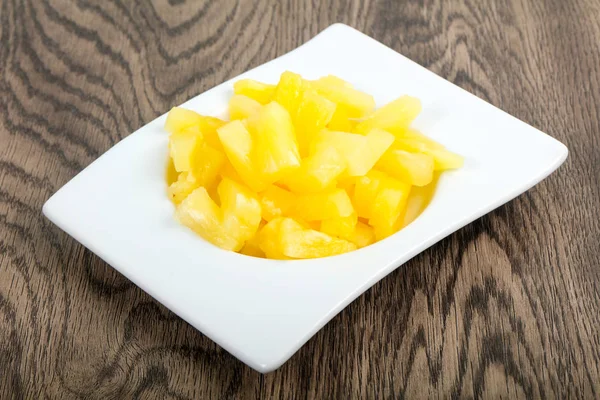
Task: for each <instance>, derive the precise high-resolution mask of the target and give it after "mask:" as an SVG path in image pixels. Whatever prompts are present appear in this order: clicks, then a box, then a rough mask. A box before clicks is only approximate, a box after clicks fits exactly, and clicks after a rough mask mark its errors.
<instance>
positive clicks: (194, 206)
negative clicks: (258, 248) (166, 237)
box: [175, 187, 243, 251]
mask: <svg viewBox="0 0 600 400" xmlns="http://www.w3.org/2000/svg"><path fill="white" fill-rule="evenodd" d="M175 215H176V217H177V219H178V220H179V222H180V223H181V224H183V225H185V226H187V227H188V228H190V229H192V230H193V231H194V232H196V233H197V234H198V235H200V236H202V237H203V238H204V239H206V240H207V241H209V242H210V243H212V244H214V245H216V246H219V247H220V248H222V249H225V250H232V251H238V250H240V249H241V247H242V245H243V241H241V240H239V239H237V238H235V237H233V236H232V235H230V233H229V232H228V231H227V230H226V229H225V228H224V227H223V212H222V210H221V209H220V208H219V206H218V205H217V204H216V203H215V202H214V201H213V200H212V199H211V198H210V196H209V194H208V192H207V191H206V189H205V188H203V187H200V188H197V189H195V190H194V191H193V192H192V193H190V194H189V195H188V196H187V197H186V198H185V200H183V201H182V202H181V204H180V205H179V206H178V207H177V210H176V212H175Z"/></svg>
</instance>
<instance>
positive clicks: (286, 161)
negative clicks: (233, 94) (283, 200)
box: [234, 102, 300, 182]
mask: <svg viewBox="0 0 600 400" xmlns="http://www.w3.org/2000/svg"><path fill="white" fill-rule="evenodd" d="M255 128H256V132H255V145H254V147H253V149H252V150H253V153H252V159H253V161H254V163H255V166H256V168H258V171H259V172H260V173H261V174H263V175H264V176H266V177H267V178H268V179H269V181H270V182H275V181H276V180H278V179H279V178H281V177H282V176H283V175H284V174H286V173H287V172H290V171H292V170H294V169H296V168H298V167H299V166H300V154H299V153H298V144H297V143H296V134H295V132H294V125H293V124H292V120H291V118H290V115H289V113H288V112H287V111H286V109H285V108H283V107H282V106H281V105H280V104H278V103H276V102H271V103H269V104H267V105H266V106H264V107H262V109H261V110H260V113H259V114H258V120H257V122H256V125H255ZM234 165H235V164H234ZM238 172H239V171H238Z"/></svg>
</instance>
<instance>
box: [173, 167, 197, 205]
mask: <svg viewBox="0 0 600 400" xmlns="http://www.w3.org/2000/svg"><path fill="white" fill-rule="evenodd" d="M198 187H200V184H199V183H198V181H197V180H196V179H194V176H193V175H192V174H191V173H190V172H182V173H180V174H179V176H178V177H177V180H176V181H175V182H173V183H171V184H170V185H169V188H168V189H167V193H168V195H169V198H170V199H171V201H173V203H175V204H179V203H181V202H182V201H183V200H184V199H185V198H186V197H187V196H188V195H189V194H190V193H192V192H193V191H194V189H197V188H198Z"/></svg>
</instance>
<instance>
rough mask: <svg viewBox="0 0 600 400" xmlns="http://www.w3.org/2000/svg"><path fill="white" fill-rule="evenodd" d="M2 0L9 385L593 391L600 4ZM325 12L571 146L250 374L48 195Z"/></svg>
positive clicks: (174, 393) (0, 283)
mask: <svg viewBox="0 0 600 400" xmlns="http://www.w3.org/2000/svg"><path fill="white" fill-rule="evenodd" d="M0 4H1V7H0V397H1V398H18V399H21V398H32V399H33V398H36V399H38V398H39V399H42V398H52V399H54V398H56V399H70V398H89V399H106V398H136V397H138V398H156V399H162V398H174V399H188V398H258V397H261V398H289V399H301V398H306V399H313V398H358V397H363V398H426V397H430V398H448V397H457V398H458V397H460V398H472V397H477V398H479V397H490V398H498V397H502V398H600V328H599V326H600V222H599V216H598V215H599V212H600V200H599V199H600V150H599V148H600V140H599V137H600V115H599V112H600V111H599V110H600V48H599V46H598V43H600V3H599V2H598V1H597V0H567V1H565V0H536V1H533V0H501V1H496V0H477V1H475V0H464V1H459V0H456V1H455V0H452V1H446V0H421V1H393V0H388V1H368V0H366V1H342V0H335V1H333V0H332V1H323V2H319V1H304V0H289V1H282V2H277V1H249V0H243V1H242V0H238V1H233V0H232V1H229V0H228V1H218V2H212V1H209V0H204V1H184V0H169V1H166V0H161V1H159V0H132V1H125V0H106V1H91V0H72V1H66V0H0ZM334 22H344V23H346V24H349V25H351V26H354V27H355V28H357V29H359V30H361V31H363V32H365V33H367V34H369V35H370V36H373V37H375V38H376V39H378V40H380V41H382V42H383V43H385V44H386V45H388V46H390V47H392V48H394V49H395V50H397V51H399V52H401V53H403V54H405V55H406V56H408V57H409V58H411V59H413V60H415V61H416V62H418V63H420V64H421V65H423V66H425V67H427V68H429V69H430V70H432V71H434V72H435V73H437V74H439V75H441V76H443V77H445V78H447V79H449V80H450V81H452V82H454V83H456V84H458V85H459V86H461V87H463V88H465V89H466V90H468V91H470V92H472V93H474V94H476V95H477V96H479V97H481V98H483V99H485V100H487V101H489V102H491V103H492V104H494V105H496V106H498V107H500V108H501V109H503V110H505V111H507V112H509V113H511V114H513V115H515V116H517V117H518V118H520V119H522V120H524V121H526V122H528V123H530V124H532V125H533V126H535V127H537V128H539V129H541V130H542V131H545V132H548V133H549V134H550V135H552V136H554V137H556V138H557V139H559V140H561V141H562V142H563V143H565V144H566V145H567V146H568V147H569V149H570V156H569V158H568V160H567V161H566V163H565V165H564V166H563V167H561V168H560V170H559V171H558V172H557V173H555V174H553V175H552V176H551V177H550V178H548V179H547V180H545V181H544V182H543V183H541V184H540V185H538V186H536V187H535V188H534V189H533V190H531V191H529V192H527V193H526V194H524V195H522V196H520V197H518V198H517V199H516V200H514V201H512V202H510V203H509V204H507V205H505V206H503V207H501V208H499V209H498V210H496V211H494V212H492V213H491V214H489V215H487V216H485V217H483V218H481V219H479V220H477V221H476V222H474V223H472V224H470V225H469V226H467V227H465V228H464V229H462V230H460V231H459V232H457V233H455V234H453V235H452V236H450V237H449V238H447V239H445V240H443V241H442V242H440V243H439V244H437V245H435V246H433V247H432V248H431V249H429V250H427V251H425V252H424V253H422V254H421V255H419V256H417V257H416V258H414V259H413V260H411V261H410V262H409V263H407V264H406V265H405V266H404V267H402V268H399V269H398V270H396V271H395V272H394V273H392V274H390V275H389V276H388V277H387V278H385V279H383V280H382V281H381V282H379V283H378V284H376V285H375V286H374V287H373V288H372V289H371V290H369V291H367V292H366V293H365V294H364V295H363V296H361V297H360V298H359V299H358V300H356V301H355V302H354V303H352V304H351V305H350V306H349V307H348V308H346V309H345V310H344V311H342V312H341V313H340V314H339V315H338V316H337V317H336V318H335V319H334V320H333V321H332V322H331V323H329V324H328V325H327V326H326V327H325V328H324V329H323V330H321V331H320V332H319V333H318V334H317V335H316V336H315V337H314V338H313V339H311V340H310V341H309V342H308V343H307V344H306V345H305V346H304V347H303V348H302V349H301V350H300V351H299V352H298V353H297V354H296V355H295V356H294V357H293V358H292V359H291V360H290V361H289V362H288V363H287V364H285V365H284V366H283V367H282V368H281V369H279V370H278V371H276V372H274V373H271V374H268V375H264V376H262V375H259V374H258V373H256V372H254V371H252V370H251V369H249V368H248V367H246V366H244V365H243V364H242V363H240V362H239V361H237V360H236V359H235V358H233V357H232V356H230V355H229V354H228V353H226V352H225V351H223V350H222V349H221V348H219V347H218V346H217V345H215V344H214V343H212V342H211V341H210V340H209V339H207V338H206V337H204V336H203V335H202V334H200V333H199V332H197V331H196V330H195V329H193V328H191V327H190V326H189V325H187V324H186V323H185V322H183V321H182V320H181V319H179V318H178V317H177V316H175V315H174V314H173V313H171V312H169V311H168V310H166V309H165V308H164V307H163V306H161V305H160V304H158V303H157V302H155V301H154V300H153V299H151V298H150V297H149V296H148V295H147V294H145V293H144V292H142V291H141V290H140V289H138V288H137V287H136V286H135V285H133V284H132V283H131V282H129V281H128V280H127V279H126V278H124V277H123V276H121V275H120V274H119V273H117V272H115V271H114V270H112V269H111V268H110V267H109V266H107V265H106V264H105V263H104V262H103V261H101V260H100V259H99V258H98V257H96V256H95V255H93V254H92V253H90V252H89V251H87V250H86V249H84V248H83V247H82V246H81V245H79V244H78V243H76V242H75V241H74V240H73V239H71V238H70V237H68V236H67V235H65V234H64V233H62V232H60V231H59V229H57V228H56V227H54V226H52V225H51V224H50V223H49V222H48V221H47V220H45V219H44V218H43V216H42V214H41V207H42V204H43V203H44V201H45V200H46V199H47V198H48V197H49V196H50V195H51V194H52V193H53V192H55V191H56V190H57V189H58V188H60V187H61V186H62V185H63V184H64V183H66V182H67V181H68V180H69V179H71V178H72V177H73V176H74V175H75V174H76V173H77V172H79V171H80V170H81V169H83V168H84V167H85V166H87V165H88V164H89V163H91V162H92V161H93V160H94V159H95V158H96V157H98V156H99V155H101V154H102V153H103V152H104V151H106V150H107V149H108V148H110V147H111V146H112V145H114V144H115V143H116V142H117V141H119V140H120V139H122V138H123V137H125V136H127V135H128V134H129V133H131V132H132V131H134V130H135V129H137V128H139V127H141V126H143V125H144V124H146V123H147V122H149V121H151V120H152V119H154V118H155V117H157V116H158V115H160V114H162V113H164V112H166V111H167V110H168V109H169V108H170V107H171V106H173V105H177V104H180V103H182V102H183V101H185V100H187V99H188V98H190V97H192V96H195V95H197V94H199V93H201V92H203V91H205V90H206V89H209V88H210V87H212V86H214V85H216V84H218V83H220V82H222V81H224V80H226V79H229V78H231V77H233V76H236V75H237V74H239V73H241V72H243V71H245V70H247V69H249V68H252V67H255V66H257V65H260V64H262V63H264V62H266V61H269V60H271V59H272V58H274V57H276V56H279V55H281V54H283V53H285V52H287V51H289V50H291V49H293V48H295V47H296V46H298V45H300V44H302V43H303V42H305V41H306V40H308V39H310V38H311V37H312V36H314V35H315V34H317V33H318V32H319V31H321V30H322V29H324V28H325V27H327V26H328V25H330V24H331V23H334ZM357 57H360V54H357ZM399 78H402V77H399ZM515 145H516V146H518V143H516V144H515ZM506 157H507V162H510V154H507V155H506Z"/></svg>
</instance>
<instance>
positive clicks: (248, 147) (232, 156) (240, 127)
mask: <svg viewBox="0 0 600 400" xmlns="http://www.w3.org/2000/svg"><path fill="white" fill-rule="evenodd" d="M217 132H218V135H219V139H220V140H221V143H222V144H223V148H224V149H225V154H226V155H227V158H228V159H229V161H230V162H231V165H232V166H233V168H234V169H235V171H236V172H237V174H238V175H239V177H240V178H241V179H242V181H243V182H244V183H245V184H246V185H248V186H249V187H250V188H251V189H252V190H254V191H256V192H258V191H261V190H264V189H265V188H266V187H267V185H268V183H267V182H265V180H264V179H263V177H262V176H261V174H259V173H257V171H256V168H255V167H254V164H253V162H252V159H251V158H250V153H251V151H252V147H253V143H252V137H251V136H250V133H249V132H248V130H247V129H246V126H245V125H244V124H243V123H242V122H241V121H239V120H236V121H231V122H229V123H228V124H227V125H223V126H222V127H220V128H219V129H217Z"/></svg>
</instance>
